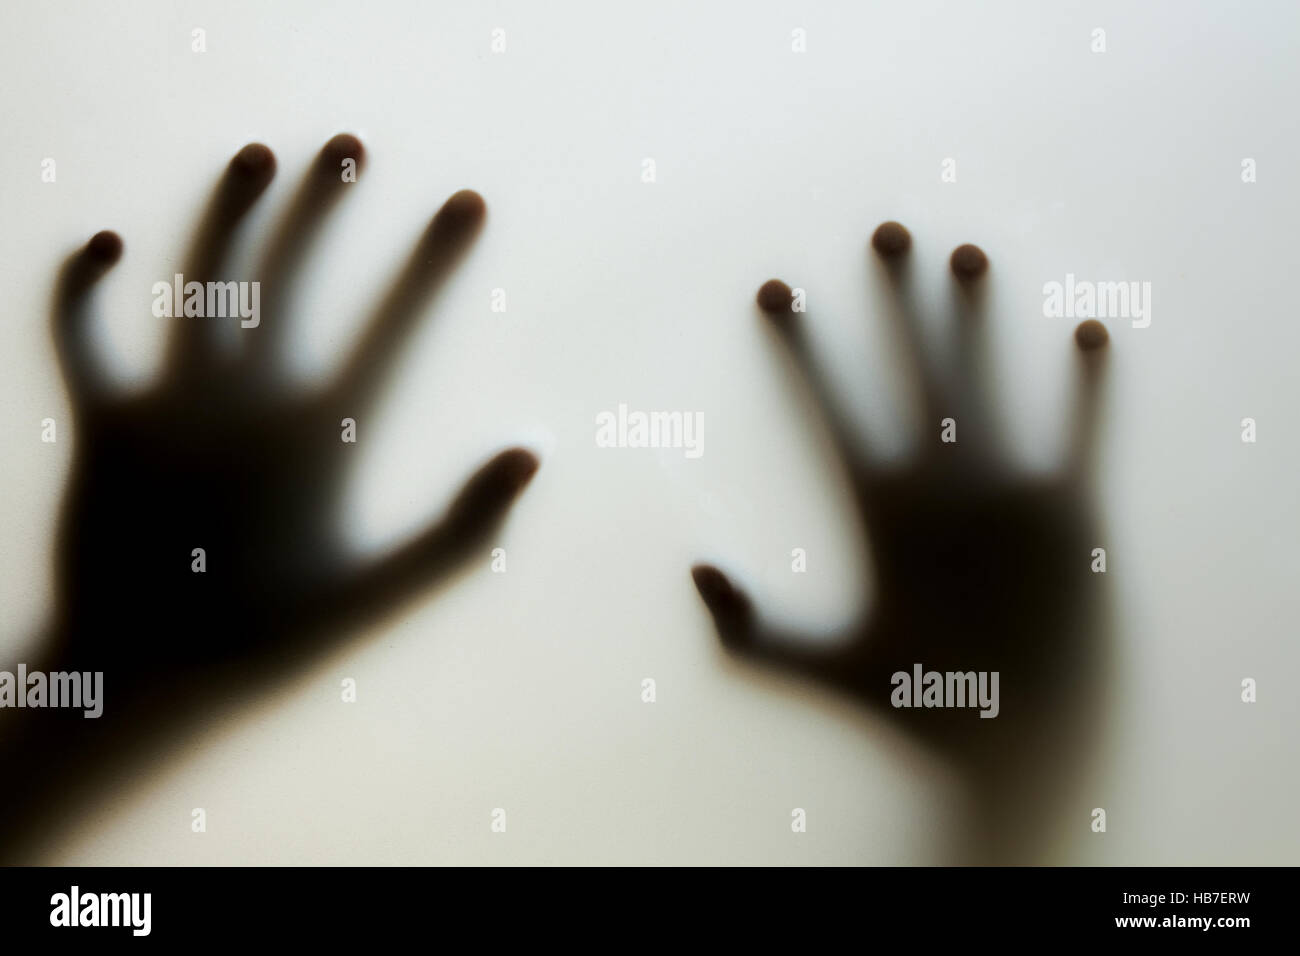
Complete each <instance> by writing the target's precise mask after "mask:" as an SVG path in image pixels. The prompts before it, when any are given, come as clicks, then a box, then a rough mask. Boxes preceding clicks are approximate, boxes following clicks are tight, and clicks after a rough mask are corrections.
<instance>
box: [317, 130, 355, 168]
mask: <svg viewBox="0 0 1300 956" xmlns="http://www.w3.org/2000/svg"><path fill="white" fill-rule="evenodd" d="M349 159H350V160H353V161H354V162H355V163H356V166H357V168H358V169H361V168H362V167H363V166H364V165H365V161H366V147H365V146H364V145H363V144H362V142H361V140H360V139H358V138H357V137H356V136H353V135H352V134H351V133H338V134H336V135H335V136H333V137H331V138H330V141H329V142H327V143H326V144H325V145H324V146H323V147H322V148H321V160H322V162H323V163H324V165H325V166H326V167H327V168H328V169H329V171H330V172H331V173H332V172H335V171H337V170H338V169H339V167H340V166H341V165H342V164H343V163H344V162H345V161H346V160H349Z"/></svg>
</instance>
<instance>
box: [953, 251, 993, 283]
mask: <svg viewBox="0 0 1300 956" xmlns="http://www.w3.org/2000/svg"><path fill="white" fill-rule="evenodd" d="M949 262H950V265H951V266H952V274H953V275H955V276H956V277H957V278H958V279H960V280H962V281H964V282H969V281H970V280H972V279H978V278H979V277H980V276H982V275H983V274H984V273H985V272H987V271H988V268H989V258H988V256H986V255H985V254H984V250H983V249H981V248H980V247H979V246H976V245H972V244H971V243H969V242H968V243H965V244H964V245H960V246H958V247H957V248H956V249H954V250H953V251H952V258H951V259H950V260H949Z"/></svg>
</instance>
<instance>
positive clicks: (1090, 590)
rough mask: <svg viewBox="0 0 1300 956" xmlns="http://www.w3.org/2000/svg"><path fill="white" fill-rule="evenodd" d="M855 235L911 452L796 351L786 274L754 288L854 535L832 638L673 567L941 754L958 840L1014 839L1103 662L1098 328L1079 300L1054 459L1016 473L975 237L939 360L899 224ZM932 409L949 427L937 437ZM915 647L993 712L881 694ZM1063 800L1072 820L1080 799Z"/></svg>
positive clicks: (1081, 725)
mask: <svg viewBox="0 0 1300 956" xmlns="http://www.w3.org/2000/svg"><path fill="white" fill-rule="evenodd" d="M872 246H873V248H874V252H875V258H876V261H877V269H878V272H879V276H880V278H881V279H882V280H883V281H885V282H888V283H889V284H890V286H891V290H890V291H891V298H892V301H893V303H894V308H893V310H892V314H891V315H890V316H889V319H890V320H891V324H893V325H894V331H895V332H896V333H897V338H898V339H899V341H900V346H901V348H900V352H901V360H902V361H904V362H905V363H906V365H907V366H908V368H909V369H910V370H911V372H912V373H913V380H914V382H915V383H916V384H917V386H918V388H917V391H918V392H919V400H920V406H921V410H922V432H921V435H920V440H919V442H918V444H917V447H916V450H915V454H913V455H912V456H911V457H910V458H908V459H906V460H902V461H890V460H885V459H884V458H883V457H881V456H880V455H879V454H878V453H876V452H875V451H874V450H873V448H872V447H871V445H870V443H869V442H868V441H866V440H865V439H864V438H863V436H862V435H861V434H860V433H858V432H857V431H855V430H854V429H853V428H852V427H851V426H850V424H849V420H848V417H847V416H846V415H845V413H844V411H843V410H842V408H840V407H839V406H838V403H837V401H836V399H835V397H834V392H833V389H831V387H830V386H829V385H828V383H827V381H826V376H825V374H824V373H823V372H821V371H819V370H818V369H817V368H816V367H815V365H814V363H813V360H812V353H811V349H810V347H809V341H808V337H807V329H806V328H805V326H804V322H803V317H802V314H801V313H797V312H794V311H793V310H792V301H793V300H792V292H791V289H790V288H789V286H787V285H786V284H785V283H784V282H781V281H779V280H772V281H769V282H768V283H766V284H765V285H764V286H763V287H762V288H761V289H760V290H759V293H758V305H759V308H760V310H761V311H762V313H763V314H764V315H765V316H766V317H767V319H768V320H769V321H770V322H771V323H772V324H773V325H774V326H775V328H776V329H777V330H778V332H779V335H780V338H781V339H782V340H783V341H784V342H785V344H786V345H787V346H788V347H789V349H790V350H791V351H792V353H793V355H794V356H795V357H796V360H797V361H798V363H799V365H800V366H801V368H802V370H803V372H804V373H805V374H806V377H807V379H808V380H809V383H810V385H811V386H812V387H813V389H814V391H815V392H816V393H817V395H818V398H819V402H820V404H821V406H822V407H823V409H824V410H825V412H826V414H827V417H828V419H829V424H830V427H831V430H832V432H833V434H834V436H835V439H836V444H837V447H838V449H839V451H840V453H841V456H842V459H843V463H844V465H845V466H846V468H847V470H848V473H849V476H850V479H851V485H852V489H853V492H854V498H855V501H856V504H857V510H858V514H859V517H860V519H861V521H862V522H863V524H864V525H865V530H866V534H867V538H868V541H869V559H870V566H871V567H872V568H873V569H874V573H875V587H874V588H873V589H872V590H873V593H874V595H875V602H874V606H872V607H871V608H870V609H869V610H868V611H867V612H866V613H865V615H864V617H863V618H862V619H861V620H858V621H855V622H854V623H853V624H852V626H850V627H849V628H848V630H847V632H846V633H844V634H841V635H839V637H838V639H837V640H835V641H834V642H827V641H825V640H809V639H808V638H806V637H802V636H800V635H798V634H790V633H784V632H782V631H780V630H778V629H776V628H773V627H770V626H767V625H765V624H764V622H763V621H762V619H761V615H760V614H759V613H758V612H757V610H756V608H755V607H754V604H753V603H752V601H751V600H750V598H749V597H748V596H747V595H746V594H745V593H744V592H743V591H742V590H741V589H740V588H739V587H737V586H736V585H735V584H733V583H732V581H731V579H730V578H728V577H727V576H726V575H725V574H724V573H723V572H722V571H720V570H719V569H718V568H716V567H713V566H711V565H703V564H702V565H697V566H695V567H694V568H693V571H692V574H693V577H694V579H695V583H696V586H697V588H698V589H699V593H700V595H701V597H702V598H703V599H704V602H705V603H706V605H707V606H708V608H709V610H710V612H711V613H712V615H713V618H714V621H715V624H716V626H717V630H718V634H719V637H720V639H721V641H722V643H723V644H724V645H725V647H726V648H727V649H728V650H730V651H732V652H734V653H735V654H738V655H742V656H744V657H747V658H752V659H754V660H756V661H759V662H762V663H765V664H768V665H772V666H776V667H778V668H786V669H792V670H795V671H797V672H799V673H801V674H803V675H806V676H807V677H809V678H811V679H813V680H815V681H818V682H821V683H822V684H825V685H828V686H830V687H833V688H835V689H836V690H838V691H841V692H844V693H847V694H849V695H851V696H853V697H855V698H857V699H858V700H861V701H862V702H864V703H865V704H867V705H868V706H869V707H870V708H872V709H874V710H875V711H876V712H877V713H878V714H880V715H883V719H885V720H887V721H890V722H892V723H893V724H895V725H897V726H898V727H900V728H901V729H902V730H904V731H905V732H906V733H907V734H910V735H913V736H914V737H915V738H917V739H919V740H920V741H922V742H923V743H924V744H926V745H929V746H930V747H932V748H934V749H935V750H936V751H938V752H939V753H940V754H942V755H943V757H944V758H946V759H947V760H949V761H951V762H952V763H953V764H955V765H956V766H957V767H958V768H959V770H960V772H961V777H962V779H964V780H967V781H969V782H970V785H971V788H972V795H973V797H974V800H975V809H976V814H975V817H974V819H973V820H972V821H971V824H970V826H969V828H968V829H967V832H968V833H969V838H970V841H971V845H970V846H969V847H968V848H966V850H967V851H969V852H970V854H971V858H972V859H977V860H983V861H998V860H1015V859H1025V858H1029V857H1031V856H1032V855H1033V854H1034V853H1035V852H1036V844H1037V842H1038V841H1039V838H1040V836H1041V834H1039V833H1038V832H1036V830H1037V829H1038V827H1039V826H1041V825H1042V824H1043V822H1044V821H1043V819H1041V818H1042V817H1045V816H1047V815H1048V814H1049V813H1050V812H1051V811H1052V809H1053V805H1054V804H1055V803H1057V802H1059V801H1060V800H1062V799H1067V800H1068V799H1069V793H1068V788H1067V787H1066V781H1067V779H1068V778H1069V774H1068V773H1067V770H1068V768H1069V765H1070V764H1071V763H1072V762H1082V759H1083V755H1084V753H1085V751H1086V750H1087V746H1086V745H1087V744H1088V743H1090V741H1091V739H1092V738H1093V736H1094V734H1093V731H1094V730H1095V720H1096V715H1097V712H1096V710H1095V708H1096V706H1097V703H1098V678H1099V677H1100V676H1101V674H1102V673H1103V669H1104V667H1105V664H1106V649H1105V644H1106V637H1107V635H1106V633H1105V632H1106V628H1105V613H1104V608H1105V601H1106V597H1105V591H1104V581H1105V577H1106V576H1105V575H1104V574H1094V573H1093V572H1092V569H1091V564H1092V561H1093V558H1092V549H1093V548H1095V547H1099V546H1103V542H1101V541H1100V540H1099V538H1098V531H1097V522H1096V519H1095V515H1094V511H1093V507H1092V494H1091V487H1092V481H1091V475H1092V470H1093V469H1092V467H1091V459H1092V456H1093V449H1094V445H1095V437H1096V421H1097V406H1098V400H1099V396H1100V393H1101V390H1100V386H1101V384H1102V380H1103V373H1104V371H1105V356H1106V352H1107V349H1106V345H1107V340H1108V335H1107V332H1106V329H1105V328H1104V326H1102V325H1101V323H1099V322H1096V321H1095V320H1090V321H1087V322H1084V323H1083V324H1082V325H1080V326H1079V327H1078V328H1077V330H1076V332H1075V341H1076V345H1077V349H1078V359H1077V361H1078V386H1077V387H1078V392H1077V395H1076V402H1075V412H1074V415H1075V420H1074V423H1073V425H1072V427H1071V428H1070V430H1069V436H1068V440H1067V447H1068V452H1067V454H1066V460H1065V462H1064V463H1063V464H1062V465H1061V467H1060V469H1059V470H1058V471H1057V473H1055V474H1054V475H1050V476H1046V477H1034V476H1029V475H1027V474H1025V473H1024V472H1023V471H1022V470H1019V469H1017V468H1015V467H1014V466H1012V465H1010V464H1009V463H1008V461H1007V457H1006V454H1005V449H1004V447H1003V446H1004V440H1003V439H1004V436H1003V433H1002V430H1001V429H1000V428H999V427H998V424H997V422H996V420H995V415H994V412H993V409H992V407H991V406H992V403H991V401H990V396H989V390H988V384H989V383H988V380H987V379H988V375H989V370H988V368H987V364H986V362H985V361H984V358H983V356H982V342H983V338H984V335H985V333H986V331H987V330H986V325H987V319H986V316H985V314H984V313H985V311H986V310H985V308H984V304H983V301H984V291H983V289H984V284H985V283H984V274H985V273H986V271H987V266H988V260H987V259H986V257H985V255H984V253H983V252H982V251H981V250H979V249H978V248H977V247H975V246H971V245H964V246H961V247H959V248H958V249H957V250H956V251H955V252H954V253H953V255H952V258H951V261H950V266H951V270H952V273H953V277H952V279H951V280H950V281H951V282H952V290H951V291H952V293H953V296H952V300H953V303H954V306H953V312H954V315H953V317H952V326H951V328H950V329H949V330H948V334H950V335H953V336H955V337H956V342H955V344H956V349H955V350H954V351H955V357H954V360H953V361H952V362H951V363H950V366H949V367H946V368H945V367H944V366H943V365H941V363H940V362H939V360H938V358H937V357H936V356H935V355H933V354H931V351H930V350H928V349H927V348H925V347H924V344H923V336H922V330H921V325H920V322H919V319H918V311H917V308H916V305H915V295H914V292H913V288H912V287H913V277H912V276H911V275H910V274H909V273H910V256H909V252H910V248H911V237H910V235H909V233H908V232H907V230H906V229H905V228H904V227H903V226H901V225H899V224H898V223H885V224H884V225H882V226H880V227H879V228H878V229H877V230H876V232H875V234H874V236H873V238H872ZM947 419H951V420H952V428H950V429H948V436H949V437H955V438H956V440H955V441H949V442H945V441H943V440H942V439H943V437H944V430H945V425H944V423H945V420H947ZM917 664H919V665H922V666H923V668H924V670H925V671H938V672H960V673H967V672H981V671H983V672H995V671H996V672H998V673H999V696H1000V706H999V713H998V715H997V716H996V717H995V718H992V719H984V718H981V717H980V716H979V713H978V712H977V711H976V710H973V709H970V708H961V707H933V708H930V707H914V706H913V707H900V706H894V702H893V701H894V698H893V694H894V691H895V688H896V685H895V683H894V681H893V675H894V674H896V673H898V672H904V673H906V674H907V675H908V676H909V677H911V676H912V674H913V672H914V666H915V665H917ZM1080 799H1082V800H1085V801H1086V800H1087V797H1086V795H1085V796H1083V797H1081V798H1080ZM1088 806H1091V804H1088ZM1079 820H1080V821H1081V822H1080V826H1085V825H1086V821H1087V817H1086V810H1085V811H1083V815H1081V816H1080V817H1079Z"/></svg>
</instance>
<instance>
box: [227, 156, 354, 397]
mask: <svg viewBox="0 0 1300 956" xmlns="http://www.w3.org/2000/svg"><path fill="white" fill-rule="evenodd" d="M365 158H366V154H365V147H363V146H362V144H361V140H359V139H357V138H356V137H355V136H353V135H351V134H350V133H340V134H338V135H337V136H335V137H333V138H332V139H331V140H330V141H329V142H328V143H326V144H325V145H324V147H323V148H322V149H321V151H320V152H319V153H317V154H316V159H315V160H314V161H313V162H312V165H311V168H310V169H309V170H308V171H307V175H306V176H305V177H304V179H303V182H302V185H301V186H300V187H299V189H298V193H297V195H296V196H295V197H294V199H293V201H292V202H291V203H290V205H289V209H288V211H287V212H286V213H285V216H284V219H283V220H282V221H281V223H280V226H279V228H278V229H277V231H276V233H275V236H274V238H272V240H271V242H270V245H269V246H268V247H267V253H266V258H265V259H264V260H263V263H262V266H261V269H260V278H259V280H258V281H260V282H261V309H262V312H263V313H265V314H266V315H267V316H269V321H267V322H263V323H261V324H260V325H259V326H258V328H257V331H256V332H255V333H254V334H253V335H252V336H250V342H249V345H248V349H247V358H248V361H249V362H250V364H251V365H253V366H254V367H255V368H256V369H257V370H258V371H260V372H262V373H266V372H268V371H269V370H270V368H271V366H273V365H274V364H275V363H276V362H277V360H279V359H281V358H282V357H283V355H282V353H283V349H284V343H285V339H286V335H287V332H288V324H287V320H288V311H289V310H288V309H287V308H286V303H287V301H288V298H289V296H290V295H291V293H292V292H293V287H294V283H295V281H296V280H297V278H298V275H299V274H300V273H301V271H302V264H303V261H304V259H305V258H306V256H307V253H308V252H309V251H311V248H312V245H313V243H314V240H315V239H316V238H317V236H318V235H319V234H320V231H321V226H322V225H323V224H324V222H325V219H326V217H327V216H328V214H329V213H330V211H331V210H333V209H334V208H335V207H336V206H337V205H338V202H339V200H340V198H341V197H342V196H343V194H344V193H345V192H347V190H348V188H349V187H350V186H351V185H352V184H353V183H355V182H356V180H357V177H358V176H359V175H360V172H361V168H362V166H363V165H364V163H365Z"/></svg>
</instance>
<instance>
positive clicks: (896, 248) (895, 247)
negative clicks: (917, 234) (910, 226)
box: [871, 221, 912, 259]
mask: <svg viewBox="0 0 1300 956" xmlns="http://www.w3.org/2000/svg"><path fill="white" fill-rule="evenodd" d="M871 248H873V249H875V250H876V254H877V255H878V256H880V257H881V258H882V259H898V258H900V257H902V256H904V255H906V254H907V251H908V250H909V249H911V248H912V234H911V233H910V232H908V231H907V227H906V226H904V225H903V224H902V223H899V222H893V221H890V222H882V223H881V224H880V225H879V226H877V227H876V231H875V232H874V233H872V234H871Z"/></svg>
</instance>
